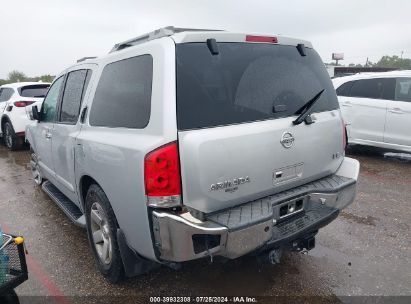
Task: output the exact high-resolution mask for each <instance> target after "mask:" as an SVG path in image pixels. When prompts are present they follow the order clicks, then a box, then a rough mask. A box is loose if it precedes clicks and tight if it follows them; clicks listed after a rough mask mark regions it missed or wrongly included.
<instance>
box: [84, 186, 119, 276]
mask: <svg viewBox="0 0 411 304" xmlns="http://www.w3.org/2000/svg"><path fill="white" fill-rule="evenodd" d="M85 205H86V223H87V236H88V239H89V243H90V247H91V250H92V252H93V255H94V259H95V261H96V264H97V268H98V269H99V271H100V272H101V273H102V274H103V276H104V277H106V278H107V279H108V280H109V281H110V282H111V283H118V282H120V281H122V280H123V279H124V266H123V261H122V258H121V255H120V250H119V246H118V242H117V228H118V224H117V220H116V217H115V215H114V212H113V209H112V208H111V205H110V202H109V200H108V199H107V196H106V194H105V193H104V191H103V190H102V189H101V188H100V187H99V186H98V185H96V184H93V185H91V186H90V188H89V189H88V191H87V196H86V202H85ZM93 235H94V236H95V237H93Z"/></svg>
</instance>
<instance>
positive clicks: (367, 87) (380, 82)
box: [349, 78, 395, 100]
mask: <svg viewBox="0 0 411 304" xmlns="http://www.w3.org/2000/svg"><path fill="white" fill-rule="evenodd" d="M394 93H395V79H394V78H373V79H361V80H356V81H354V84H353V85H352V87H351V91H350V95H349V96H352V97H360V98H371V99H389V100H393V99H394Z"/></svg>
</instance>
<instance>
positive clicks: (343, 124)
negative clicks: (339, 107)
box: [341, 120, 347, 150]
mask: <svg viewBox="0 0 411 304" xmlns="http://www.w3.org/2000/svg"><path fill="white" fill-rule="evenodd" d="M341 122H342V129H343V131H342V132H343V149H344V150H345V149H346V148H347V125H346V124H345V122H344V120H341Z"/></svg>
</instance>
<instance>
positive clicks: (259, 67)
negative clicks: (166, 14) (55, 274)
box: [27, 27, 359, 282]
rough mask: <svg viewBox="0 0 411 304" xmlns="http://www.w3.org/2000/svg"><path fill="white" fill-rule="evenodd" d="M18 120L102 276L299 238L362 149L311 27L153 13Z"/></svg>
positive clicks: (47, 183) (340, 192)
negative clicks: (165, 20)
mask: <svg viewBox="0 0 411 304" xmlns="http://www.w3.org/2000/svg"><path fill="white" fill-rule="evenodd" d="M33 115H34V117H35V118H36V119H37V122H36V123H35V124H33V125H31V126H29V127H28V129H27V138H28V140H29V142H30V144H31V147H32V161H31V166H32V171H33V176H34V179H35V181H36V183H38V184H42V187H43V189H44V191H46V192H47V193H48V194H49V195H50V197H51V198H52V199H53V200H54V201H55V202H56V203H57V204H58V205H59V206H60V207H61V208H62V209H63V211H64V212H65V213H66V214H67V215H68V216H69V217H70V218H71V219H72V220H73V221H74V222H75V223H76V224H78V225H80V226H83V227H86V228H87V233H88V237H89V241H90V245H91V248H92V252H93V254H94V256H95V258H96V262H97V265H98V268H99V270H100V271H101V272H102V273H103V274H104V275H105V276H106V277H107V278H108V279H109V280H110V281H111V282H117V281H119V280H120V279H122V278H123V277H124V276H127V277H130V276H134V275H138V274H141V273H144V272H146V271H148V270H150V269H151V268H152V267H155V266H156V265H159V264H163V265H168V266H171V267H176V266H177V265H178V264H179V263H181V262H185V261H189V260H194V259H199V258H204V257H211V258H212V257H213V256H221V257H225V258H229V259H234V258H237V257H240V256H243V255H245V254H249V253H256V254H265V255H267V256H269V257H270V259H271V261H272V262H276V261H277V260H278V256H279V252H281V250H283V249H290V250H303V249H304V248H305V249H311V248H313V247H314V245H315V241H314V237H315V235H316V233H317V232H318V229H319V228H321V227H323V226H325V225H326V224H328V223H329V222H331V221H332V220H334V219H335V218H336V217H337V215H338V213H339V211H340V210H341V209H342V208H344V207H346V206H347V205H348V204H350V203H351V202H353V200H354V197H355V193H356V182H357V178H358V172H359V163H358V162H357V161H356V160H353V159H350V158H347V157H345V155H344V148H345V127H344V125H343V122H342V119H341V113H340V110H339V106H338V101H337V96H336V94H335V90H334V88H333V86H332V83H331V80H330V78H329V76H328V74H327V72H326V70H325V68H324V65H323V63H322V61H321V59H320V57H319V56H318V54H317V53H316V52H315V51H314V49H313V48H312V45H311V43H309V42H307V41H303V40H298V39H292V38H287V37H281V36H273V35H256V34H246V33H231V32H225V31H210V30H192V29H179V28H173V27H168V28H163V29H160V30H157V31H155V32H152V33H149V34H147V35H144V36H141V37H137V38H134V39H130V40H128V41H125V42H122V43H119V44H116V45H115V46H114V48H113V49H112V51H111V52H110V54H108V55H107V56H104V57H101V58H97V59H89V60H85V61H82V62H79V63H77V64H76V65H73V66H71V67H69V68H68V69H66V70H65V71H63V72H62V73H61V74H60V75H58V76H57V77H56V80H55V81H54V83H53V84H52V86H51V88H50V90H49V92H48V94H47V96H46V98H45V100H44V103H43V106H42V108H41V109H38V108H36V107H34V108H33Z"/></svg>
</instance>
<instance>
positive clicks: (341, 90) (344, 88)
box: [336, 81, 354, 96]
mask: <svg viewBox="0 0 411 304" xmlns="http://www.w3.org/2000/svg"><path fill="white" fill-rule="evenodd" d="M353 83H354V82H353V81H348V82H346V83H343V84H342V85H340V86H339V87H338V89H337V90H336V91H337V95H338V96H350V92H351V87H352V85H353Z"/></svg>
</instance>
